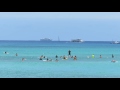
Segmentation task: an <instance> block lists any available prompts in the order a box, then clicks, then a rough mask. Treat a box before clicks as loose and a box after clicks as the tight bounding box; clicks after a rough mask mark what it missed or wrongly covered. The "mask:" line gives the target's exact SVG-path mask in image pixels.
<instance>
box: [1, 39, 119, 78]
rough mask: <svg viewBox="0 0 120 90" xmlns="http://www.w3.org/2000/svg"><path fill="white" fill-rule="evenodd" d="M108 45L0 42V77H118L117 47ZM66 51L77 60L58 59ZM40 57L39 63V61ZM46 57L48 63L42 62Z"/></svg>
mask: <svg viewBox="0 0 120 90" xmlns="http://www.w3.org/2000/svg"><path fill="white" fill-rule="evenodd" d="M110 43H111V42H110V41H85V42H83V43H78V42H70V41H47V42H44V41H7V40H6V41H4V40H1V41H0V78H120V72H119V70H120V44H110ZM69 50H70V51H71V56H77V60H73V58H71V57H68V59H67V60H64V59H63V58H60V56H64V55H65V56H68V51H69ZM5 52H7V53H6V54H5ZM16 53H17V54H18V56H16ZM92 54H94V56H95V57H94V58H92ZM112 54H113V55H114V58H112ZM41 55H43V56H45V58H43V60H39V58H40V56H41ZM56 55H57V56H58V58H57V59H58V61H56V57H55V56H56ZM100 55H101V56H102V58H100ZM22 58H25V60H23V61H22ZM47 58H48V59H52V61H44V60H47ZM112 60H116V62H111V61H112Z"/></svg>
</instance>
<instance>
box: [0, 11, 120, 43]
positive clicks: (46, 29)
mask: <svg viewBox="0 0 120 90" xmlns="http://www.w3.org/2000/svg"><path fill="white" fill-rule="evenodd" d="M58 37H59V39H60V40H61V41H71V40H72V39H78V38H80V39H83V40H84V41H112V40H114V41H120V12H0V40H40V39H41V38H50V39H52V40H53V41H56V40H58Z"/></svg>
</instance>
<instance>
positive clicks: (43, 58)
mask: <svg viewBox="0 0 120 90" xmlns="http://www.w3.org/2000/svg"><path fill="white" fill-rule="evenodd" d="M68 57H70V58H73V60H77V56H65V55H64V56H60V58H61V59H63V60H67V59H68ZM45 58H46V61H52V59H48V57H45V56H43V55H41V56H40V58H39V60H45ZM55 58H56V60H55V61H58V56H57V55H56V56H55Z"/></svg>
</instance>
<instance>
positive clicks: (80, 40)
mask: <svg viewBox="0 0 120 90" xmlns="http://www.w3.org/2000/svg"><path fill="white" fill-rule="evenodd" d="M71 41H72V42H83V40H82V39H73V40H71Z"/></svg>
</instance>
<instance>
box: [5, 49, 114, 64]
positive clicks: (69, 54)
mask: <svg viewBox="0 0 120 90" xmlns="http://www.w3.org/2000/svg"><path fill="white" fill-rule="evenodd" d="M4 53H5V54H9V53H8V52H6V51H5V52H4ZM15 56H18V54H17V53H16V54H15ZM69 57H70V58H73V60H77V56H76V55H75V56H71V51H70V50H69V51H68V56H65V55H64V56H60V58H61V59H63V60H67V59H68V58H69ZM91 57H92V58H95V55H94V54H92V56H91ZM45 58H46V61H52V59H48V58H47V57H45V56H43V55H41V56H40V58H39V60H43V59H45ZM55 58H56V60H55V61H58V56H57V55H56V56H55ZM87 58H90V57H89V56H87ZM100 58H102V55H100ZM112 58H114V55H113V54H112ZM24 60H25V58H22V61H24ZM111 62H116V60H112V61H111Z"/></svg>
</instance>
